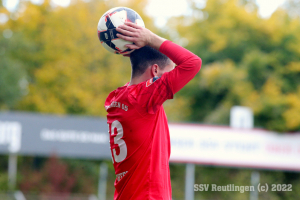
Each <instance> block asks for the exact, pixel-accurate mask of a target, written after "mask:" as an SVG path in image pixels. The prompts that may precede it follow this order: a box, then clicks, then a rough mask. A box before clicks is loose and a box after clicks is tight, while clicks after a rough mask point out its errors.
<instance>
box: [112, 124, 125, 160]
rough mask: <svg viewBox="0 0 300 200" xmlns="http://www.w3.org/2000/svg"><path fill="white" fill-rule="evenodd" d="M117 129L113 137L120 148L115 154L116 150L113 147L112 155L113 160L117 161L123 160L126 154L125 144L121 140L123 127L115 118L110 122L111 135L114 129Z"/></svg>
mask: <svg viewBox="0 0 300 200" xmlns="http://www.w3.org/2000/svg"><path fill="white" fill-rule="evenodd" d="M115 129H117V135H116V136H115V137H114V143H115V144H117V145H118V146H119V148H120V153H119V155H117V153H116V150H115V149H113V150H112V151H113V157H114V159H115V161H116V162H117V163H119V162H122V161H123V160H125V158H126V156H127V146H126V143H125V141H124V140H122V139H121V138H122V137H123V134H124V132H123V127H122V124H121V123H120V122H119V121H118V120H116V121H114V122H113V123H112V124H111V129H110V133H111V135H113V134H114V132H115V131H114V130H115Z"/></svg>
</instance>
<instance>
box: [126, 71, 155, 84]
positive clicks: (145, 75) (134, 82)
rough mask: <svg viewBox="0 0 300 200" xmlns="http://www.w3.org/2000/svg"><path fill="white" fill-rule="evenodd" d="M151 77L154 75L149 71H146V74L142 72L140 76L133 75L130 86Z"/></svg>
mask: <svg viewBox="0 0 300 200" xmlns="http://www.w3.org/2000/svg"><path fill="white" fill-rule="evenodd" d="M151 78H153V77H152V76H151V75H150V74H148V73H144V74H142V75H140V76H138V77H134V78H132V77H131V80H130V83H129V85H128V86H130V85H137V84H139V83H142V82H145V81H147V80H149V79H151Z"/></svg>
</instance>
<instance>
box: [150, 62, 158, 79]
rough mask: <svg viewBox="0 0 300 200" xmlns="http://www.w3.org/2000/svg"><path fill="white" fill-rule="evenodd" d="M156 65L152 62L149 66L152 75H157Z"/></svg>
mask: <svg viewBox="0 0 300 200" xmlns="http://www.w3.org/2000/svg"><path fill="white" fill-rule="evenodd" d="M158 70H159V69H158V65H157V64H154V65H152V66H151V73H152V75H153V77H155V76H158Z"/></svg>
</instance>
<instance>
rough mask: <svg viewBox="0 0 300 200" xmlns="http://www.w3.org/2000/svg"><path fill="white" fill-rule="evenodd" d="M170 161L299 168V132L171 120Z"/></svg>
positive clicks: (281, 168)
mask: <svg viewBox="0 0 300 200" xmlns="http://www.w3.org/2000/svg"><path fill="white" fill-rule="evenodd" d="M169 128H170V137H171V158H170V161H171V162H190V163H198V164H204V165H219V166H233V167H247V168H266V169H279V170H293V171H300V134H299V133H297V134H277V133H274V132H269V131H266V130H260V129H252V130H247V129H232V128H229V127H217V126H216V127H214V126H202V125H187V124H186V125H181V124H170V125H169Z"/></svg>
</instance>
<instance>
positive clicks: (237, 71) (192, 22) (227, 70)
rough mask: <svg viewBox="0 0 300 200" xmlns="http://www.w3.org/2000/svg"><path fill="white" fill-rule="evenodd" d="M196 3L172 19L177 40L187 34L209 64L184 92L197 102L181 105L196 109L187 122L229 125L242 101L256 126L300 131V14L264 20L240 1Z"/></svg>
mask: <svg viewBox="0 0 300 200" xmlns="http://www.w3.org/2000/svg"><path fill="white" fill-rule="evenodd" d="M192 5H193V6H192V9H193V14H192V15H191V16H185V17H179V18H176V19H171V20H170V22H169V24H170V27H171V28H170V29H169V31H173V32H174V31H176V32H177V33H178V36H177V37H176V38H174V39H175V40H176V39H178V42H180V41H181V40H182V38H185V40H187V41H188V44H187V46H186V47H187V48H188V49H190V50H191V51H192V52H194V53H196V54H197V55H199V56H200V57H201V58H202V59H203V63H204V64H203V67H202V69H201V72H200V76H197V77H196V80H195V82H194V83H193V85H190V86H189V87H188V89H189V90H192V92H188V91H187V89H186V90H185V91H182V92H181V93H179V95H180V96H182V97H185V98H186V99H189V101H190V102H192V104H191V106H190V105H186V107H185V108H182V109H183V110H184V109H188V110H190V111H191V113H190V115H189V117H187V118H186V120H188V121H195V122H204V123H211V124H226V125H227V124H228V122H229V109H230V108H231V106H233V105H242V106H249V107H251V108H252V109H253V110H254V112H255V125H256V126H259V127H264V128H267V129H271V130H276V131H282V132H283V131H296V130H299V128H300V120H299V119H300V114H299V113H300V112H298V111H299V105H298V103H297V102H300V99H299V95H298V94H299V85H300V73H299V72H300V70H299V69H300V67H299V66H300V65H299V64H300V51H299V46H300V37H299V31H300V20H299V18H292V17H291V16H290V15H288V11H285V10H278V11H276V12H275V13H274V14H273V15H272V16H271V17H270V19H261V18H260V17H259V16H258V14H257V8H256V7H255V6H254V5H253V4H252V3H251V2H250V3H249V2H248V3H247V2H244V3H242V4H241V3H240V1H237V0H228V1H222V0H209V1H207V4H206V7H205V8H198V7H197V6H196V4H193V3H192ZM173 35H174V34H173ZM179 38H180V39H179ZM297 113H298V114H297Z"/></svg>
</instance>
